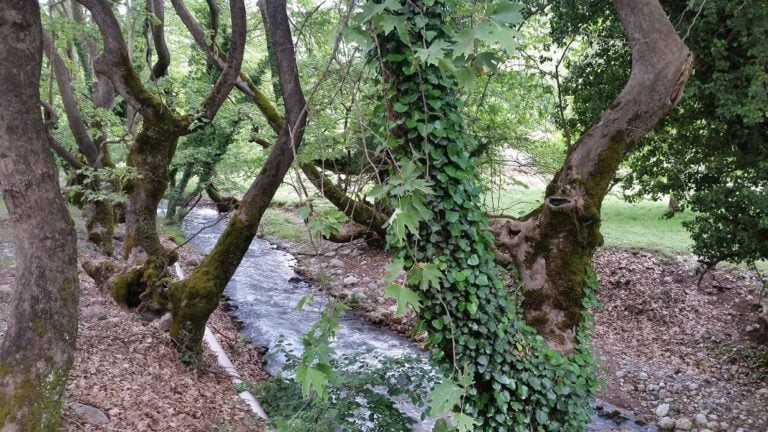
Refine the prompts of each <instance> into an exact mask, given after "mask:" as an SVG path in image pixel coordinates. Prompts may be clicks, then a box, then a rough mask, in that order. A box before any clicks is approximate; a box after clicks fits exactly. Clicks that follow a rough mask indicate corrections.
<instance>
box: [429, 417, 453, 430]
mask: <svg viewBox="0 0 768 432" xmlns="http://www.w3.org/2000/svg"><path fill="white" fill-rule="evenodd" d="M452 430H453V428H452V427H451V425H450V424H449V423H448V420H446V419H444V418H441V419H439V420H438V421H436V422H435V426H434V427H433V428H432V432H451V431H452Z"/></svg>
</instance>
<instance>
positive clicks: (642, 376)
mask: <svg viewBox="0 0 768 432" xmlns="http://www.w3.org/2000/svg"><path fill="white" fill-rule="evenodd" d="M637 379H639V380H640V381H645V380H647V379H648V374H647V373H645V372H640V373H639V374H637Z"/></svg>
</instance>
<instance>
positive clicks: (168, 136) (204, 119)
mask: <svg viewBox="0 0 768 432" xmlns="http://www.w3.org/2000/svg"><path fill="white" fill-rule="evenodd" d="M79 1H80V3H81V4H82V5H84V6H85V7H86V8H87V9H88V10H89V11H90V12H91V15H92V17H93V20H94V22H95V23H96V25H97V26H98V27H99V32H100V33H101V36H102V42H103V51H102V53H101V54H100V55H98V56H97V57H96V58H95V59H94V72H96V73H98V74H102V75H104V76H107V77H109V79H110V80H111V81H112V83H113V84H114V86H115V89H116V90H117V92H118V93H119V94H120V95H121V96H122V97H123V99H125V101H126V102H127V103H128V105H130V107H132V108H133V109H135V110H136V112H138V113H139V115H141V117H142V120H143V122H142V126H141V130H140V131H139V133H138V135H137V136H136V139H135V141H134V143H133V144H132V145H131V148H130V150H129V154H128V164H129V165H130V166H133V167H135V168H136V169H137V171H138V173H139V175H140V178H138V179H135V180H134V181H132V182H131V184H130V185H129V190H128V193H129V201H128V206H127V209H126V237H125V244H124V248H123V256H124V257H125V258H127V257H128V256H130V254H131V252H132V251H134V250H140V249H143V250H144V251H145V252H146V253H147V254H149V255H150V256H160V255H162V254H163V250H162V247H161V246H160V240H159V237H158V233H157V224H156V215H157V206H158V204H159V202H160V199H161V198H162V196H163V193H164V192H165V189H166V187H167V186H168V170H169V165H170V162H171V159H172V158H173V155H174V152H175V150H176V144H177V142H178V139H179V137H181V136H183V135H186V134H188V133H190V132H193V128H192V127H191V125H192V123H193V119H192V118H191V117H189V116H187V115H183V114H181V113H178V112H176V111H174V110H173V109H171V108H170V107H169V106H168V105H167V104H166V103H165V102H164V101H163V100H162V99H161V98H160V97H159V96H158V95H157V94H154V93H152V92H151V91H149V90H148V89H147V88H146V87H145V86H144V85H143V84H142V82H141V79H140V77H139V75H138V73H137V72H136V70H135V69H134V67H133V64H132V63H131V59H130V56H129V53H128V48H127V46H126V43H125V40H124V38H123V34H122V32H121V29H120V24H119V23H118V21H117V18H116V17H115V15H114V12H113V11H112V6H111V5H110V3H109V2H108V1H106V0H79ZM229 4H230V12H231V13H230V16H231V21H232V23H231V24H232V32H231V38H230V56H229V58H228V61H227V63H226V64H225V65H224V66H223V72H222V74H221V75H220V76H219V78H218V80H217V81H216V83H215V84H214V86H213V87H212V88H211V90H210V92H209V94H208V96H207V97H206V98H205V100H204V101H203V103H202V106H201V107H200V109H199V111H201V115H200V119H199V120H201V123H210V122H211V121H212V120H213V118H214V117H215V115H216V113H217V112H218V110H219V108H221V105H222V104H223V103H224V101H225V100H226V98H227V96H228V94H229V92H230V91H231V90H232V88H233V86H234V85H235V81H236V79H237V77H238V75H239V73H240V66H241V64H242V59H243V53H244V49H245V35H246V20H245V15H246V12H245V6H244V3H243V1H242V0H230V2H229ZM147 7H148V8H149V10H151V11H153V13H154V14H155V15H156V16H157V15H158V14H160V15H162V14H163V10H162V8H163V6H162V2H155V1H153V2H150V3H148V5H147ZM159 18H160V21H159V22H153V23H152V40H153V42H154V44H155V50H156V51H157V52H158V53H160V55H159V58H158V61H157V63H156V64H155V65H154V67H153V75H152V76H153V77H154V78H158V77H159V76H162V75H164V74H165V73H166V72H167V70H168V63H169V61H170V59H169V57H168V56H166V54H167V48H166V47H165V41H164V36H163V33H164V26H163V22H162V16H160V17H159ZM189 111H195V109H190V110H189Z"/></svg>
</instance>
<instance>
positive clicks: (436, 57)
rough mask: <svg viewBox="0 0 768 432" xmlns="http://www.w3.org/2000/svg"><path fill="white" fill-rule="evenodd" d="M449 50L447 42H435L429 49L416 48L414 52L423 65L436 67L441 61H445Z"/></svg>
mask: <svg viewBox="0 0 768 432" xmlns="http://www.w3.org/2000/svg"><path fill="white" fill-rule="evenodd" d="M449 48H450V44H448V42H446V41H444V40H436V41H434V42H432V44H431V45H430V46H429V48H418V49H417V50H416V57H418V58H419V59H420V60H421V61H422V62H423V63H424V64H428V65H434V66H437V65H438V64H440V61H441V60H443V59H445V54H446V52H448V50H449Z"/></svg>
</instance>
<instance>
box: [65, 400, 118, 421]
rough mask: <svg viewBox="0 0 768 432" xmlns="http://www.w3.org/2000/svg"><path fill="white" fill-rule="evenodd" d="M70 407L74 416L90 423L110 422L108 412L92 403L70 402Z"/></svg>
mask: <svg viewBox="0 0 768 432" xmlns="http://www.w3.org/2000/svg"><path fill="white" fill-rule="evenodd" d="M69 409H70V410H72V414H73V415H74V417H75V418H77V419H79V420H80V421H81V422H83V423H90V424H93V425H105V424H107V423H109V418H108V417H107V416H106V414H104V413H103V412H102V411H101V410H100V409H98V408H95V407H92V406H90V405H85V404H81V403H78V402H70V404H69Z"/></svg>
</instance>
